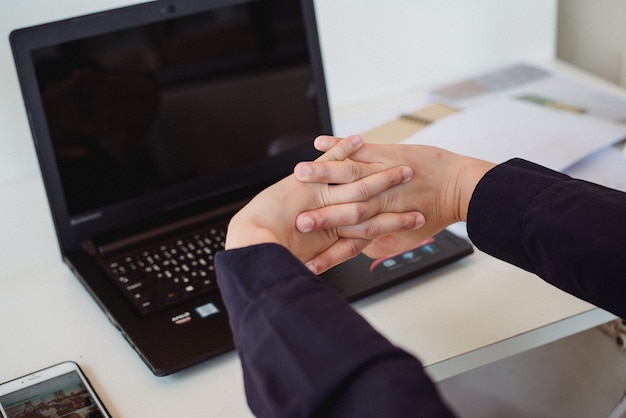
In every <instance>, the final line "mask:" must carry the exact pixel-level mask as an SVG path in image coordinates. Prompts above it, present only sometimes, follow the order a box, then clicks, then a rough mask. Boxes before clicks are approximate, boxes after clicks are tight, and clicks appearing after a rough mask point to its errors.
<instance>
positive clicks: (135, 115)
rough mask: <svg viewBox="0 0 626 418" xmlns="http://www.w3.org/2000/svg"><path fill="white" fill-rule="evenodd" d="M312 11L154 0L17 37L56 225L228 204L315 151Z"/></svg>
mask: <svg viewBox="0 0 626 418" xmlns="http://www.w3.org/2000/svg"><path fill="white" fill-rule="evenodd" d="M304 3H308V2H304ZM143 9H146V10H143ZM308 13H309V14H308V15H307V16H304V15H303V10H302V5H301V3H300V2H299V1H293V0H253V1H229V2H224V1H188V0H185V1H174V2H154V4H146V5H139V6H135V7H130V8H126V9H121V11H119V12H117V14H115V13H110V12H109V13H108V14H107V13H106V12H105V13H103V14H100V15H94V16H92V17H91V20H90V19H88V18H84V19H83V20H81V19H76V20H73V21H65V22H58V23H56V24H52V25H47V27H40V28H34V29H31V32H32V31H34V32H37V31H38V32H37V33H36V34H33V33H31V34H30V35H28V36H24V38H26V40H20V39H19V38H20V36H21V35H16V34H14V35H13V38H12V40H13V44H14V50H17V49H18V48H20V53H16V60H18V61H19V60H22V61H24V60H26V61H30V62H31V65H32V67H33V69H32V76H33V77H35V78H36V83H31V84H33V85H34V84H36V90H37V94H35V95H31V103H29V102H28V101H29V99H28V97H29V96H28V95H25V97H26V98H27V99H26V100H27V107H28V108H29V113H30V114H31V124H32V125H33V129H34V131H38V132H34V134H35V136H36V138H37V140H38V142H39V144H38V145H39V149H38V153H39V154H40V155H39V157H40V160H42V159H43V160H45V161H42V170H44V172H43V173H42V175H43V176H44V180H45V181H46V182H47V183H50V182H52V183H53V184H52V186H53V187H51V188H50V190H49V197H50V198H51V199H53V200H56V205H53V206H54V207H53V210H56V211H57V212H58V213H57V219H60V218H61V220H63V219H64V220H66V221H68V222H69V226H68V227H69V228H72V229H73V230H74V232H73V233H78V235H88V234H92V233H94V232H98V231H99V230H100V231H104V230H106V229H108V228H111V227H115V226H119V225H124V224H129V223H132V222H134V221H135V220H136V219H139V218H142V217H144V216H146V215H147V214H151V213H152V214H155V215H158V214H159V213H162V212H166V211H168V210H170V209H171V208H176V207H180V206H184V205H186V204H188V203H191V202H195V201H199V200H206V199H207V198H209V201H210V200H211V199H213V200H214V204H215V205H219V204H222V203H223V200H222V197H223V196H224V195H225V194H228V193H231V192H233V191H235V190H240V189H246V188H247V187H250V186H255V185H257V186H261V185H264V184H267V182H270V181H273V180H275V179H277V178H279V177H281V176H284V175H286V174H288V173H289V172H290V170H291V168H292V167H293V164H294V163H295V162H297V161H298V160H300V159H306V158H307V157H309V156H313V153H312V140H313V138H314V137H315V136H317V135H319V134H320V133H329V130H330V122H329V117H328V110H327V107H328V104H327V99H326V94H325V91H324V86H323V78H320V77H319V75H320V72H321V66H320V63H319V56H318V55H317V54H319V51H318V50H317V43H316V42H317V39H315V37H316V35H315V33H311V32H310V30H311V28H312V27H313V28H314V20H313V16H312V11H311V10H309V11H308ZM107 21H109V24H108V25H107V24H106V22H107ZM136 22H138V23H136ZM307 25H309V26H308V27H307ZM55 26H56V29H55ZM26 31H27V32H28V30H26ZM20 42H21V44H20ZM18 44H19V45H18ZM24 44H26V45H27V47H28V48H29V51H28V53H24V51H23V48H22V47H23V46H24ZM312 48H313V49H314V51H313V54H312V51H311V49H312ZM20 54H21V55H22V56H20ZM23 64H24V62H21V63H20V62H18V68H20V65H22V66H23ZM315 66H318V68H317V69H315ZM27 73H28V72H27V71H26V75H24V74H21V78H22V86H23V89H28V88H29V87H28V86H25V83H24V77H26V78H28V74H27ZM316 77H317V79H316ZM30 88H31V89H34V88H35V87H33V86H30ZM37 95H38V96H39V97H36V96H37ZM38 117H39V118H40V119H43V121H41V122H40V123H39V124H37V123H32V122H33V118H38ZM34 122H37V121H34ZM42 143H43V145H44V147H42ZM45 144H47V145H48V149H49V150H51V151H52V154H53V156H52V155H47V154H46V153H45ZM42 153H43V154H46V155H42ZM47 171H54V173H51V172H47ZM47 185H48V184H47ZM51 193H52V194H51ZM61 196H62V197H61ZM210 206H211V204H209V207H210ZM59 215H61V216H60V218H59ZM81 231H82V232H81Z"/></svg>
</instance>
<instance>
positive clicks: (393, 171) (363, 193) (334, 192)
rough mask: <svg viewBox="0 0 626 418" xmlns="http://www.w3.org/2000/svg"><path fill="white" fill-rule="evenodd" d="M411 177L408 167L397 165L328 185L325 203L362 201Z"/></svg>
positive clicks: (335, 203) (411, 172)
mask: <svg viewBox="0 0 626 418" xmlns="http://www.w3.org/2000/svg"><path fill="white" fill-rule="evenodd" d="M411 177H413V170H412V169H411V168H410V167H406V166H399V167H393V168H390V169H388V170H384V171H381V172H379V173H375V174H372V175H368V176H365V177H362V178H360V179H355V181H353V182H348V183H346V184H338V185H335V186H329V187H328V188H327V189H326V194H325V197H326V205H337V204H342V203H349V202H364V201H367V200H368V199H371V198H373V197H375V196H377V195H379V194H381V193H382V192H385V191H387V190H389V189H391V188H392V187H394V186H397V185H399V184H402V183H405V182H407V181H409V180H411Z"/></svg>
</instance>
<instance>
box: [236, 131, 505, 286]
mask: <svg viewBox="0 0 626 418" xmlns="http://www.w3.org/2000/svg"><path fill="white" fill-rule="evenodd" d="M314 146H315V147H316V148H317V149H318V150H320V151H322V152H324V154H323V155H322V156H321V157H319V158H318V159H317V160H315V161H311V162H301V163H299V164H298V165H296V167H295V168H294V173H293V174H292V175H290V176H288V177H286V178H285V179H283V180H281V181H279V182H278V183H276V184H274V185H272V186H270V187H268V188H267V189H265V190H264V191H262V192H261V193H259V194H258V195H257V196H256V197H255V198H254V199H252V200H251V201H250V202H249V203H248V204H247V205H246V206H245V207H244V208H242V209H241V210H240V211H239V212H238V213H237V214H236V215H235V216H234V217H233V218H232V220H231V222H230V224H229V227H228V233H227V236H226V249H227V250H228V249H235V248H241V247H245V246H249V245H256V244H262V243H277V244H280V245H283V246H285V247H286V248H287V249H289V250H290V251H291V252H292V253H293V254H294V255H295V256H296V257H297V258H298V259H300V260H301V261H302V262H303V263H305V264H306V266H307V267H308V268H309V269H310V270H311V271H313V272H314V273H317V274H319V273H321V272H323V271H325V270H327V269H329V268H331V267H333V266H334V265H337V264H339V263H341V262H343V261H345V260H347V259H349V258H352V257H354V256H356V255H357V254H359V253H360V252H363V253H364V254H366V255H368V256H370V257H372V258H376V257H382V256H385V255H389V254H392V253H396V252H400V251H404V250H407V249H409V248H412V247H414V246H415V245H417V244H418V243H420V242H421V241H423V240H424V239H426V238H429V237H431V236H433V235H435V234H436V233H437V232H439V231H441V230H442V229H444V228H445V227H447V226H448V225H450V224H452V223H455V222H458V221H465V220H466V216H467V208H468V205H469V200H470V199H471V194H472V193H473V190H474V188H475V186H476V184H477V182H478V181H479V180H480V178H482V176H483V175H484V174H485V173H486V172H487V171H488V170H489V169H491V167H493V164H491V163H487V162H485V161H482V160H477V159H474V158H470V157H465V156H461V155H458V154H454V153H452V152H449V151H446V150H443V149H440V148H435V147H429V146H421V145H376V144H365V143H364V142H363V140H362V138H360V137H359V136H351V137H347V138H345V139H341V138H336V137H330V136H320V137H318V138H316V139H315V142H314Z"/></svg>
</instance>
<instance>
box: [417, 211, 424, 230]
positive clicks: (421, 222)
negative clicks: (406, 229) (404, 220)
mask: <svg viewBox="0 0 626 418" xmlns="http://www.w3.org/2000/svg"><path fill="white" fill-rule="evenodd" d="M425 223H426V218H424V215H423V214H421V213H418V214H417V215H416V216H415V229H418V228H421V227H423V226H424V224H425Z"/></svg>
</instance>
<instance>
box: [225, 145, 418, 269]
mask: <svg viewBox="0 0 626 418" xmlns="http://www.w3.org/2000/svg"><path fill="white" fill-rule="evenodd" d="M362 146H363V142H362V140H361V139H360V138H358V137H353V138H348V139H346V140H343V141H339V140H338V141H335V142H334V143H333V144H332V146H329V147H328V149H327V150H326V151H327V152H326V153H325V154H324V155H322V156H321V157H320V158H319V159H318V161H319V162H324V161H326V162H329V161H340V160H343V159H345V158H346V156H348V155H351V154H353V153H354V152H355V151H356V150H358V149H359V148H360V147H362ZM354 174H355V175H354V176H353V177H351V179H350V180H352V181H351V182H348V183H345V184H341V185H329V184H324V183H304V182H300V181H298V180H296V178H295V176H294V175H291V176H289V177H287V178H285V179H283V180H281V181H279V182H278V183H276V184H274V185H272V186H270V187H268V188H267V189H265V190H264V191H262V192H261V193H259V194H258V195H257V196H256V197H255V198H254V199H252V200H251V201H250V202H249V203H248V204H247V205H246V206H245V207H244V208H242V209H241V210H240V211H239V212H238V213H237V214H235V216H234V217H233V218H232V219H231V221H230V223H229V226H228V232H227V235H226V243H225V247H226V249H227V250H228V249H234V248H241V247H246V246H250V245H255V244H261V243H270V242H271V243H277V244H280V245H283V246H285V247H286V248H287V249H289V250H290V251H291V252H292V253H293V254H294V255H295V256H296V257H297V258H299V259H300V260H301V261H302V262H306V261H308V260H310V259H312V258H314V257H316V256H318V255H320V254H322V253H324V252H325V251H328V250H329V249H331V250H330V251H331V252H332V253H334V254H338V257H337V258H338V259H339V260H341V261H343V260H345V259H347V258H351V257H353V256H355V255H357V254H358V253H359V252H360V251H361V250H362V249H363V248H364V247H365V246H367V244H369V242H370V241H369V236H371V232H372V231H375V233H374V235H376V236H377V235H384V234H390V233H394V232H398V231H402V230H407V229H414V228H419V227H420V226H421V225H422V224H423V222H424V217H423V216H422V215H421V214H420V213H418V212H414V211H408V212H407V213H388V212H387V211H385V210H384V209H385V208H384V207H383V206H381V205H384V204H385V202H384V200H382V199H379V198H378V196H381V194H382V193H384V192H385V191H387V190H389V189H393V188H394V186H396V187H397V186H398V185H400V184H402V183H403V182H406V181H408V180H409V179H410V178H411V176H412V175H413V171H412V170H411V169H410V168H409V167H406V166H400V165H398V164H394V165H389V167H385V168H384V169H383V168H382V167H380V168H379V169H377V170H375V171H371V172H370V171H363V172H362V173H354ZM356 201H362V202H367V203H365V204H364V205H362V206H361V207H360V210H359V215H358V217H357V219H358V222H357V223H360V226H359V227H353V226H349V227H348V230H344V228H343V227H341V226H338V227H329V228H324V229H322V230H318V231H316V232H312V233H303V232H300V231H298V230H297V229H296V217H297V215H298V214H299V213H301V212H304V211H307V210H312V209H318V208H322V207H326V206H329V205H331V206H332V205H339V206H341V205H343V204H346V203H350V202H356ZM368 225H370V226H368ZM359 228H361V229H360V231H359ZM368 234H370V235H368ZM346 236H349V237H350V238H349V239H348V238H343V237H346ZM330 267H332V265H331V263H329V264H327V265H326V268H325V269H327V268H330ZM325 269H324V270H325Z"/></svg>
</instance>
